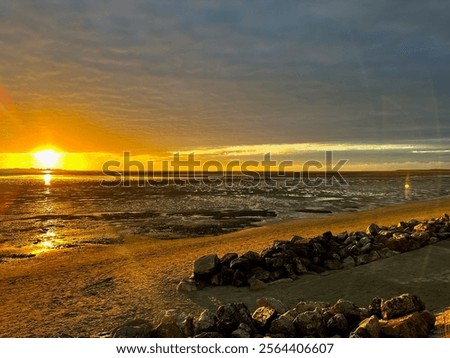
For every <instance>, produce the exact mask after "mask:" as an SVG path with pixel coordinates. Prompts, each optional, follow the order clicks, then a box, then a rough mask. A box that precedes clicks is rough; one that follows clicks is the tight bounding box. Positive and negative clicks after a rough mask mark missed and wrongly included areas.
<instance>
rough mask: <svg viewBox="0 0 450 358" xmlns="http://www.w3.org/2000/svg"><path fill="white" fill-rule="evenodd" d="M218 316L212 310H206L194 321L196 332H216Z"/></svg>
mask: <svg viewBox="0 0 450 358" xmlns="http://www.w3.org/2000/svg"><path fill="white" fill-rule="evenodd" d="M216 321H217V318H216V316H215V314H214V313H212V312H211V311H210V310H204V311H203V312H202V313H200V316H199V317H198V319H197V320H196V321H194V332H195V334H196V335H198V334H200V333H203V332H214V331H215V330H216Z"/></svg>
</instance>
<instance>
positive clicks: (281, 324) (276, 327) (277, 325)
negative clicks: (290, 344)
mask: <svg viewBox="0 0 450 358" xmlns="http://www.w3.org/2000/svg"><path fill="white" fill-rule="evenodd" d="M294 319H295V318H293V317H292V316H291V315H290V314H288V313H287V312H286V313H285V314H283V315H281V316H280V317H278V318H276V319H274V320H273V321H272V323H271V324H270V329H269V332H270V333H272V334H279V335H282V336H283V337H286V338H293V337H295V334H296V331H295V326H294V322H293V321H294Z"/></svg>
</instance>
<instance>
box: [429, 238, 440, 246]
mask: <svg viewBox="0 0 450 358" xmlns="http://www.w3.org/2000/svg"><path fill="white" fill-rule="evenodd" d="M437 242H439V239H438V238H437V237H434V236H433V237H430V239H429V240H428V243H429V244H430V245H433V244H435V243H437Z"/></svg>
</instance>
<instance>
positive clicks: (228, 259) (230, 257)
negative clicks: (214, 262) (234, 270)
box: [220, 252, 238, 267]
mask: <svg viewBox="0 0 450 358" xmlns="http://www.w3.org/2000/svg"><path fill="white" fill-rule="evenodd" d="M237 257H238V254H237V253H235V252H229V253H227V254H225V255H223V256H222V258H221V259H220V263H221V265H222V266H225V267H230V263H231V261H233V260H234V259H235V258H237Z"/></svg>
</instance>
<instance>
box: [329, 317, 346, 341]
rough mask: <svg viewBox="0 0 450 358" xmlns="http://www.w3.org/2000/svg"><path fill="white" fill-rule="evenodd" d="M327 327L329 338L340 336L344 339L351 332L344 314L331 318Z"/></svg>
mask: <svg viewBox="0 0 450 358" xmlns="http://www.w3.org/2000/svg"><path fill="white" fill-rule="evenodd" d="M326 327H327V333H328V336H334V335H335V334H338V335H339V336H341V337H344V336H346V335H347V334H348V331H349V327H348V321H347V319H346V318H345V316H344V315H343V314H342V313H337V314H335V315H333V316H332V317H331V318H329V319H328V321H327V324H326Z"/></svg>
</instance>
